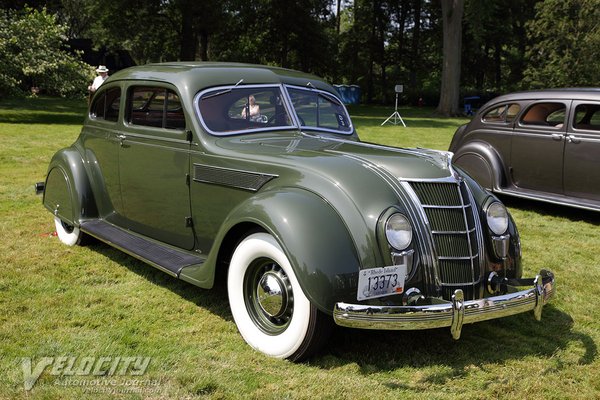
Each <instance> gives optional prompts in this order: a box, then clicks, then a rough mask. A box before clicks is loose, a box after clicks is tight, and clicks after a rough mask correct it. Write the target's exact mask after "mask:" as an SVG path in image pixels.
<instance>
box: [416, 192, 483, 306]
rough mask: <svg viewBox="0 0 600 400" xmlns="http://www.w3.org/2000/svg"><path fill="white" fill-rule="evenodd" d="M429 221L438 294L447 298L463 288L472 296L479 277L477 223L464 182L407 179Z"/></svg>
mask: <svg viewBox="0 0 600 400" xmlns="http://www.w3.org/2000/svg"><path fill="white" fill-rule="evenodd" d="M410 185H411V187H412V189H413V191H414V192H415V194H416V195H417V197H418V198H419V201H420V203H421V207H423V211H424V212H425V216H426V217H427V220H428V222H429V228H430V229H431V235H432V238H433V245H434V247H435V253H436V257H437V265H438V268H439V280H440V282H441V284H442V295H443V297H444V298H446V299H450V297H451V296H452V294H453V293H454V290H456V289H459V288H460V289H463V291H464V292H465V298H473V296H474V288H473V285H474V284H475V283H477V282H479V280H480V278H481V269H480V259H479V258H480V257H481V256H480V249H479V247H480V244H479V241H478V236H477V223H476V220H475V218H476V216H475V214H474V210H473V209H472V206H471V202H470V200H469V199H470V196H469V193H468V191H467V188H466V185H465V183H464V182H462V181H459V182H411V183H410ZM475 212H476V210H475Z"/></svg>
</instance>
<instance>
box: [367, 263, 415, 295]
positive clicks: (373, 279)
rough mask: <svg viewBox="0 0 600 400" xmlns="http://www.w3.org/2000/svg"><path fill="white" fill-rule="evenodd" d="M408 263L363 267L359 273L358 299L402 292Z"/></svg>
mask: <svg viewBox="0 0 600 400" xmlns="http://www.w3.org/2000/svg"><path fill="white" fill-rule="evenodd" d="M405 278H406V265H393V266H391V267H381V268H369V269H363V270H361V271H360V272H359V274H358V292H357V294H356V298H357V299H358V300H367V299H375V298H377V297H383V296H389V295H392V294H402V293H403V292H404V279H405Z"/></svg>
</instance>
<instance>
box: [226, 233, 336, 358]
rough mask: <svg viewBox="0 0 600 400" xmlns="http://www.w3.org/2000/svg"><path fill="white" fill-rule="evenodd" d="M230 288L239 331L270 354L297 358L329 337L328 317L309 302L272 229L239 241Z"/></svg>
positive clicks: (230, 273)
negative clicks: (267, 232)
mask: <svg viewBox="0 0 600 400" xmlns="http://www.w3.org/2000/svg"><path fill="white" fill-rule="evenodd" d="M227 292H228V296H229V305H230V307H231V313H232V314H233V319H234V320H235V323H236V325H237V327H238V330H239V331H240V334H241V335H242V337H243V338H244V340H245V341H246V342H247V343H248V344H249V345H250V346H252V347H253V348H255V349H256V350H258V351H261V352H263V353H265V354H267V355H269V356H272V357H277V358H287V359H289V360H291V361H299V360H302V359H305V358H307V357H309V356H310V355H311V354H313V353H314V352H315V351H316V350H317V349H318V348H319V347H320V345H321V344H322V343H324V342H325V340H326V339H327V337H328V336H329V332H330V328H331V321H330V318H329V317H328V316H326V315H325V314H323V313H321V312H320V311H319V310H317V308H316V307H315V306H314V305H313V304H311V303H310V301H309V300H308V298H307V297H306V295H305V294H304V292H303V291H302V288H301V287H300V284H299V283H298V280H297V279H296V275H295V274H294V271H293V269H292V267H291V264H290V262H289V260H288V259H287V257H286V255H285V253H284V252H283V250H282V249H281V246H280V245H279V243H277V241H276V240H275V238H273V236H271V235H269V234H266V233H255V234H252V235H250V236H248V237H247V238H245V239H244V240H243V241H242V242H241V243H240V244H239V245H238V246H237V248H236V250H235V252H234V254H233V257H232V259H231V264H230V266H229V272H228V274H227Z"/></svg>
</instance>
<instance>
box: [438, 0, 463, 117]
mask: <svg viewBox="0 0 600 400" xmlns="http://www.w3.org/2000/svg"><path fill="white" fill-rule="evenodd" d="M441 3H442V22H443V31H444V45H443V49H444V50H443V67H442V87H441V91H440V103H439V104H438V108H437V113H438V114H440V115H443V116H447V117H449V116H456V115H458V114H459V112H458V106H459V95H460V92H459V89H460V54H461V45H462V42H461V39H462V16H463V10H464V0H442V2H441Z"/></svg>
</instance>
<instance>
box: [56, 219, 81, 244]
mask: <svg viewBox="0 0 600 400" xmlns="http://www.w3.org/2000/svg"><path fill="white" fill-rule="evenodd" d="M54 225H55V226H56V233H57V235H58V238H59V239H60V241H61V242H63V243H64V244H66V245H67V246H74V245H76V244H78V245H83V244H84V243H83V242H84V236H85V233H83V232H81V230H80V229H79V228H77V227H76V226H73V225H71V224H69V223H67V222H65V221H63V220H61V219H60V218H58V217H54Z"/></svg>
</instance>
